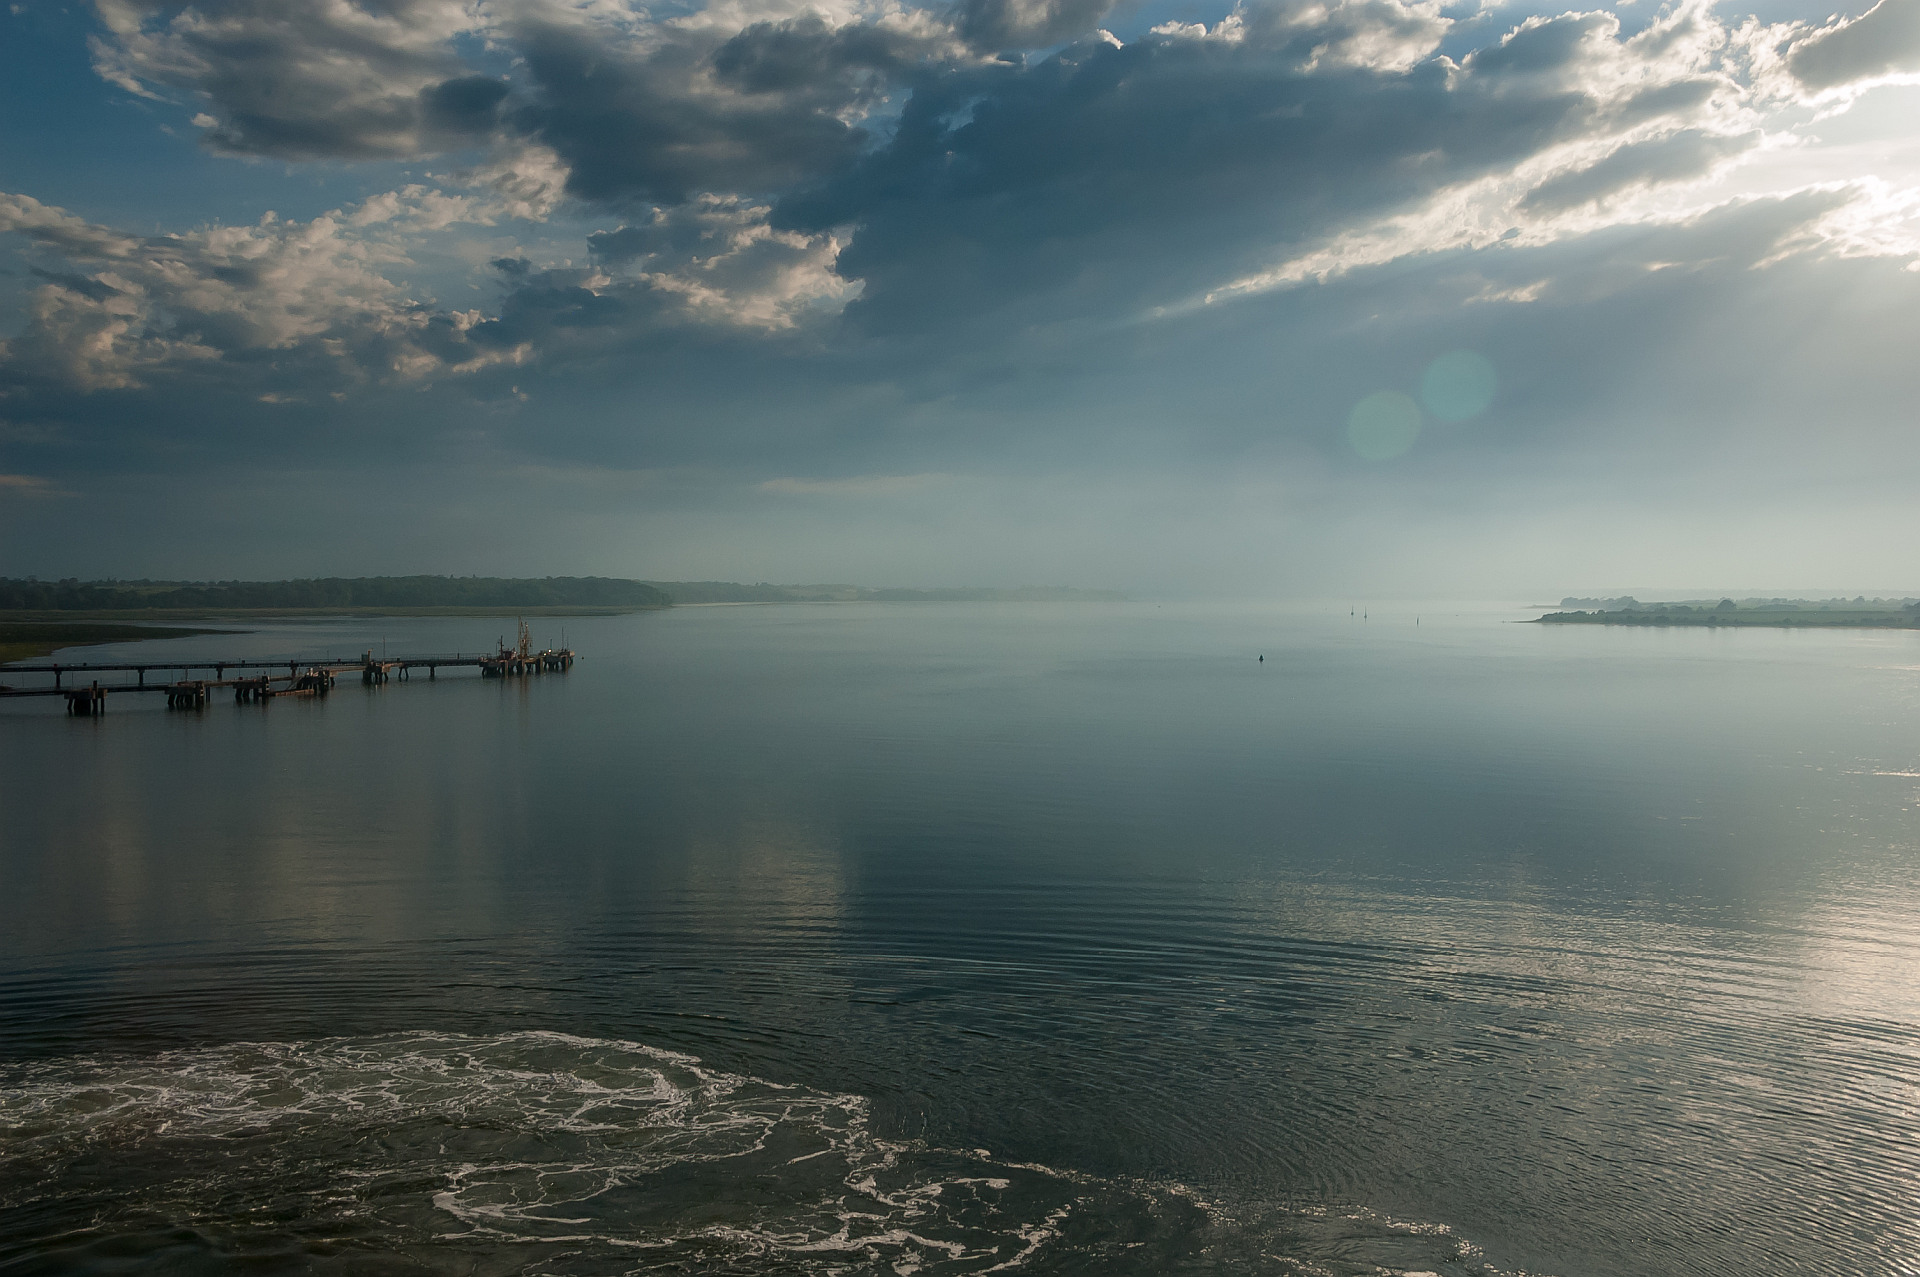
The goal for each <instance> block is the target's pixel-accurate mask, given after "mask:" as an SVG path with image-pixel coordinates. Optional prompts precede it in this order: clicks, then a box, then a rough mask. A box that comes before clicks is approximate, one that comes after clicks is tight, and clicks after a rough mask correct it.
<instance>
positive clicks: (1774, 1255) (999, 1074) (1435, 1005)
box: [0, 603, 1920, 1277]
mask: <svg viewBox="0 0 1920 1277" xmlns="http://www.w3.org/2000/svg"><path fill="white" fill-rule="evenodd" d="M1365 610H1366V612H1367V615H1366V616H1365V618H1364V619H1363V618H1362V617H1360V616H1358V615H1349V613H1348V609H1347V608H1346V607H1345V606H1344V605H1342V606H1337V607H1335V606H1326V607H1305V606H1302V607H1288V608H1282V607H1253V606H1241V605H1236V606H1215V605H1191V604H1190V605H1174V604H1166V605H1161V606H1156V605H1154V604H1151V603H1133V604H1077V605H1057V606H1056V605H1037V604H1035V605H989V604H980V605H973V604H926V605H921V604H844V605H808V604H794V605H778V606H765V607H699V608H676V609H673V610H671V611H667V612H656V613H644V614H636V615H629V616H621V617H605V618H569V619H566V620H564V621H561V620H557V619H556V620H551V621H549V620H539V621H536V622H534V625H535V629H536V639H537V640H539V641H540V642H541V643H543V644H544V643H547V642H556V641H558V640H559V638H560V629H561V627H562V626H564V627H565V630H566V639H567V641H568V642H569V643H570V644H571V645H572V646H574V647H575V648H577V649H579V651H580V652H581V653H582V659H581V660H580V662H579V663H578V664H577V665H576V666H575V667H574V669H573V670H572V671H570V672H568V673H566V674H549V675H541V676H538V677H534V678H528V679H524V680H505V681H498V682H496V681H493V680H481V679H479V678H477V677H475V676H473V675H472V674H471V673H470V672H461V673H453V672H449V673H448V674H446V675H444V676H442V677H440V678H437V679H435V680H433V681H426V680H424V679H420V678H417V679H415V680H413V681H411V682H406V683H401V682H394V683H389V684H386V685H385V686H382V687H377V688H366V687H363V686H361V685H360V684H359V683H358V682H357V681H354V680H343V681H342V682H341V684H340V686H339V687H338V688H337V689H336V690H335V691H334V693H333V694H332V695H330V696H328V697H326V698H324V699H313V700H294V699H291V698H286V699H280V700H276V701H273V702H271V703H269V704H267V705H264V706H254V705H248V706H242V705H235V704H232V703H230V702H228V701H226V700H224V699H218V698H216V699H215V700H214V702H213V703H212V704H211V705H210V706H209V707H208V708H207V709H205V710H203V711H198V712H181V711H168V710H166V709H165V708H164V705H165V701H164V698H163V697H160V696H158V695H153V694H148V695H146V696H144V697H140V696H133V695H122V696H114V697H111V698H110V700H109V708H108V712H107V713H106V714H105V715H104V716H102V717H100V718H86V719H69V718H66V717H64V716H63V715H62V714H61V713H60V712H59V706H58V702H55V701H51V700H49V701H15V702H7V703H4V704H0V908H3V909H4V910H5V913H4V919H5V922H4V925H3V926H0V1271H6V1272H9V1273H13V1272H19V1273H67V1272H89V1273H107V1272H115V1273H118V1272H136V1271H141V1272H144V1271H168V1272H191V1273H200V1272H205V1273H226V1272H242V1271H245V1272H248V1273H259V1272H298V1271H337V1272H342V1273H347V1272H351V1273H363V1272H375V1273H393V1274H412V1273H422V1274H425V1273H540V1274H572V1273H595V1274H597V1273H630V1272H682V1273H693V1272H719V1273H795V1272H797V1273H821V1274H826V1273H902V1274H904V1273H916V1272H917V1273H927V1274H933V1273H971V1272H987V1271H1008V1272H1014V1271H1018V1272H1028V1273H1119V1274H1125V1273H1142V1274H1149V1273H1169V1272H1195V1273H1199V1272H1207V1273H1276V1274H1307V1273H1316V1274H1361V1273H1367V1274H1372V1273H1380V1272H1391V1273H1434V1274H1442V1273H1444V1274H1466V1273H1486V1272H1488V1271H1490V1270H1491V1271H1497V1272H1528V1273H1557V1274H1563V1275H1565V1277H1584V1275H1588V1274H1594V1275H1598V1274H1609V1275H1611V1274H1647V1275H1654V1274H1662V1275H1664V1274H1696V1273H1697V1274H1709V1273H1711V1274H1742V1275H1745V1274H1753V1273H1760V1272H1795V1273H1833V1274H1873V1273H1887V1274H1894V1273H1906V1272H1913V1271H1915V1270H1916V1269H1920V1188H1916V1185H1917V1184H1920V851H1917V850H1916V841H1917V839H1920V807H1916V803H1917V802H1920V637H1917V636H1915V635H1913V634H1911V633H1905V632H1893V631H1886V632H1874V631H1852V632H1827V633H1818V632H1804V631H1801V632H1790V631H1761V630H1746V629H1743V630H1737V631H1714V630H1700V629H1677V630H1668V631H1658V630H1613V629H1603V628H1597V627H1578V628H1574V627H1568V628H1556V627H1549V626H1540V625H1527V624H1518V623H1515V622H1517V621H1519V620H1521V619H1522V618H1524V617H1526V616H1528V615H1530V614H1529V613H1527V612H1524V611H1518V610H1515V609H1512V608H1509V607H1496V606H1484V605H1479V606H1465V605H1438V604H1433V603H1424V604H1420V605H1417V606H1416V605H1407V606H1404V607H1396V606H1385V607H1383V606H1380V605H1372V606H1369V607H1368V608H1367V609H1365ZM1531 615H1537V613H1532V614H1531ZM1416 616H1417V618H1418V622H1417V624H1416ZM508 625H509V626H510V622H509V623H508ZM251 628H252V632H250V633H246V634H237V635H231V636H206V637H199V638H193V639H183V640H167V641H164V642H154V643H147V644H141V645H138V646H137V647H121V648H92V649H85V650H84V651H74V652H68V653H65V654H63V659H68V660H88V659H91V660H106V659H115V658H124V657H126V656H130V655H132V654H133V653H135V652H137V653H138V654H139V655H140V657H141V658H142V659H168V658H169V657H178V658H180V659H187V658H191V657H193V656H198V655H218V656H232V655H241V654H249V655H260V656H281V655H296V654H297V655H316V656H317V655H328V654H333V655H349V654H354V653H358V652H360V651H362V650H364V649H365V648H366V647H368V646H369V645H373V646H378V645H379V644H381V643H384V644H385V645H386V648H387V650H388V651H389V652H390V653H391V654H394V655H401V654H406V653H410V652H427V651H434V652H438V651H450V650H456V649H458V650H466V651H473V650H477V649H479V648H481V647H483V646H486V645H489V644H491V643H492V642H493V641H494V640H495V639H496V638H497V631H498V630H499V629H500V628H502V626H501V623H500V622H498V621H490V620H462V619H445V618H435V619H361V620H351V619H346V620H338V621H326V622H311V621H302V622H287V623H284V624H276V623H261V624H258V625H254V626H252V627H251ZM1261 656H1264V657H1265V659H1264V660H1259V659H1257V658H1258V657H1261ZM5 681H14V682H24V681H26V680H24V679H7V680H5Z"/></svg>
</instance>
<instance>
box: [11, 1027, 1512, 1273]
mask: <svg viewBox="0 0 1920 1277" xmlns="http://www.w3.org/2000/svg"><path fill="white" fill-rule="evenodd" d="M0 1211H7V1212H12V1214H13V1217H14V1218H37V1219H43V1220H46V1221H48V1222H47V1223H46V1224H45V1228H46V1230H47V1232H48V1235H49V1236H53V1235H65V1234H69V1233H71V1232H72V1231H73V1229H74V1226H75V1224H76V1221H84V1223H85V1227H86V1229H89V1230H92V1231H93V1232H95V1233H97V1234H98V1235H99V1236H101V1237H112V1236H113V1235H114V1233H115V1230H116V1229H122V1230H126V1231H129V1232H132V1231H137V1230H139V1229H141V1228H145V1229H148V1230H149V1231H151V1230H154V1229H156V1228H158V1227H160V1226H161V1225H163V1224H164V1225H181V1226H186V1227H190V1228H193V1229H197V1230H199V1232H200V1235H203V1236H204V1237H206V1238H208V1239H210V1241H209V1243H208V1244H210V1245H215V1246H216V1247H220V1248H224V1249H226V1250H228V1251H231V1252H233V1253H235V1254H244V1253H247V1252H249V1251H250V1250H258V1249H272V1248H273V1247H274V1246H281V1247H284V1245H285V1244H286V1237H287V1234H288V1232H289V1228H290V1225H289V1224H288V1222H287V1221H288V1220H290V1219H291V1220H295V1221H297V1223H298V1231H300V1235H301V1236H303V1237H307V1236H318V1237H321V1238H324V1239H327V1244H328V1245H350V1246H358V1247H362V1248H365V1249H371V1250H382V1249H390V1250H395V1251H407V1252H409V1253H419V1252H420V1250H421V1248H425V1250H426V1251H427V1252H429V1253H432V1254H435V1255H438V1256H440V1257H441V1258H442V1259H444V1260H445V1261H446V1266H447V1268H448V1269H449V1270H460V1269H462V1268H463V1267H464V1266H465V1265H466V1262H467V1261H466V1259H464V1258H462V1257H466V1256H470V1255H471V1254H472V1253H474V1252H481V1253H484V1254H486V1255H487V1256H489V1257H490V1258H491V1259H492V1260H493V1261H494V1262H495V1263H496V1264H497V1263H498V1262H499V1261H503V1260H504V1261H507V1262H509V1263H510V1264H512V1265H513V1266H515V1267H517V1269H518V1270H519V1271H524V1272H530V1273H552V1274H561V1273H598V1272H622V1273H625V1272H645V1271H652V1270H681V1271H685V1270H701V1269H710V1270H712V1269H724V1270H725V1271H729V1272H743V1271H750V1272H782V1273H802V1274H804V1273H819V1274H828V1273H864V1272H873V1273H893V1274H898V1275H899V1277H908V1275H909V1274H935V1273H972V1272H981V1273H985V1272H1006V1271H1014V1270H1023V1269H1025V1270H1037V1271H1045V1270H1047V1269H1049V1268H1051V1267H1054V1266H1058V1265H1065V1266H1068V1267H1075V1268H1080V1269H1084V1268H1085V1267H1086V1266H1087V1264H1088V1261H1090V1260H1095V1259H1101V1260H1104V1261H1108V1266H1109V1267H1110V1268H1111V1270H1112V1271H1121V1270H1122V1269H1128V1270H1133V1271H1149V1272H1151V1271H1174V1270H1176V1269H1178V1268H1183V1267H1188V1266H1189V1265H1190V1266H1191V1267H1192V1270H1193V1271H1250V1272H1251V1271H1260V1272H1301V1273H1304V1272H1314V1271H1326V1272H1336V1271H1337V1272H1346V1271H1350V1270H1349V1269H1347V1268H1337V1269H1335V1268H1324V1267H1320V1266H1316V1265H1315V1264H1314V1263H1313V1262H1312V1260H1311V1255H1310V1254H1301V1253H1295V1254H1292V1255H1289V1254H1287V1253H1284V1251H1282V1250H1276V1249H1270V1248H1269V1246H1270V1244H1272V1243H1275V1242H1276V1239H1283V1240H1284V1244H1285V1245H1288V1246H1291V1247H1293V1248H1295V1249H1296V1251H1297V1250H1298V1248H1300V1247H1305V1248H1306V1251H1308V1252H1311V1251H1312V1250H1314V1249H1316V1248H1319V1247H1320V1246H1321V1245H1322V1244H1323V1243H1324V1244H1325V1246H1326V1248H1327V1249H1329V1251H1330V1252H1339V1253H1346V1254H1349V1255H1350V1254H1351V1253H1352V1252H1354V1251H1355V1249H1356V1247H1357V1248H1358V1249H1360V1250H1365V1249H1367V1248H1368V1247H1371V1248H1372V1249H1373V1250H1374V1251H1375V1252H1377V1256H1378V1259H1379V1260H1380V1261H1381V1262H1378V1263H1369V1264H1368V1265H1367V1266H1366V1267H1364V1268H1363V1269H1352V1270H1351V1271H1367V1272H1373V1273H1382V1272H1389V1273H1390V1272H1409V1273H1423V1272H1432V1273H1435V1274H1439V1273H1443V1272H1444V1273H1449V1274H1451V1273H1466V1272H1469V1271H1472V1272H1476V1273H1482V1272H1485V1271H1487V1270H1486V1269H1485V1268H1484V1266H1483V1265H1482V1264H1481V1263H1480V1262H1478V1259H1477V1256H1476V1253H1475V1252H1474V1251H1473V1249H1472V1248H1471V1247H1470V1246H1468V1245H1466V1244H1465V1243H1463V1242H1460V1241H1459V1240H1458V1239H1456V1238H1454V1237H1453V1236H1452V1235H1451V1234H1450V1232H1448V1230H1446V1229H1444V1228H1437V1227H1435V1226H1431V1225H1411V1224H1402V1223H1398V1222H1396V1221H1391V1220H1386V1219H1383V1218H1380V1217H1375V1216H1368V1215H1366V1214H1365V1213H1364V1212H1360V1213H1354V1212H1322V1211H1311V1210H1310V1211H1304V1212H1303V1211H1298V1210H1292V1211H1280V1210H1278V1209H1277V1208H1262V1209H1255V1210H1252V1211H1248V1210H1245V1209H1242V1210H1238V1211H1236V1210H1231V1209H1228V1208H1225V1207H1222V1206H1220V1205H1219V1204H1218V1203H1217V1202H1211V1201H1207V1200H1203V1199H1202V1198H1201V1196H1200V1195H1199V1194H1197V1193H1195V1192H1193V1191H1191V1190H1188V1189H1185V1188H1183V1187H1181V1186H1178V1185H1148V1184H1141V1183H1133V1182H1127V1181H1120V1180H1112V1179H1103V1178H1100V1177H1097V1176H1090V1175H1085V1174H1080V1173H1076V1172H1071V1171H1065V1170H1058V1169H1054V1168H1051V1167H1047V1166H1041V1165H1036V1164H1033V1163H1024V1162H1014V1161H1011V1160H998V1159H994V1158H993V1157H992V1156H991V1155H990V1154H987V1153H986V1152H984V1151H981V1150H975V1151H971V1152H969V1151H957V1150H946V1149H939V1148H934V1147H929V1146H926V1145H923V1144H919V1143H915V1142H911V1141H895V1140H887V1139H882V1138H879V1137H878V1136H876V1135H875V1134H874V1132H873V1129H872V1123H871V1120H870V1111H869V1105H868V1102H867V1101H866V1099H864V1098H863V1097H861V1096H857V1095H843V1094H833V1093H829V1092H823V1091H816V1090H811V1089H808V1088H805V1087H799V1086H793V1085H788V1084H783V1083H777V1082H771V1081H767V1080H764V1079H760V1078H754V1077H746V1076H741V1075H736V1074H730V1073H725V1072H721V1071H717V1070H713V1069H709V1068H707V1067H705V1066H703V1065H702V1064H701V1063H700V1062H699V1061H698V1060H697V1059H695V1058H694V1057H692V1056H688V1055H684V1054H681V1053H679V1052H675V1051H667V1050H662V1049H660V1048H657V1047H650V1046H645V1045H642V1044H639V1043H633V1042H620V1041H607V1040H599V1039H589V1038H580V1037H572V1036H568V1035H565V1034H558V1033H545V1032H526V1033H514V1034H505V1035H499V1036H491V1037H477V1036H462V1035H453V1034H433V1033H416V1034H400V1035H389V1036H382V1037H370V1038H335V1039H321V1040H316V1041H309V1042H268V1043H240V1044H234V1045H227V1046H219V1047H208V1048H201V1049H194V1050H183V1051H171V1052H165V1053H162V1054H159V1055H153V1056H147V1057H141V1058H134V1059H124V1058H123V1059H110V1058H80V1059H72V1058H69V1059H63V1060H53V1061H43V1062H38V1063H30V1064H24V1065H16V1066H12V1067H11V1068H7V1069H5V1070H0ZM1316 1238H1318V1240H1317V1241H1316ZM1356 1239H1357V1240H1356ZM33 1245H34V1243H33V1240H32V1239H31V1238H30V1237H29V1238H25V1239H18V1240H17V1241H16V1249H15V1250H13V1251H12V1253H15V1254H18V1253H21V1250H22V1248H23V1249H24V1251H26V1252H28V1253H30V1252H31V1251H32V1250H33ZM1406 1247H1412V1248H1413V1250H1415V1251H1417V1252H1418V1253H1417V1254H1414V1253H1409V1254H1406V1255H1404V1256H1402V1255H1401V1254H1400V1253H1399V1250H1400V1249H1404V1248H1406ZM6 1257H7V1252H5V1251H0V1262H4V1260H5V1259H6ZM1394 1260H1404V1261H1406V1266H1404V1267H1403V1266H1401V1265H1400V1264H1397V1263H1395V1262H1393V1261H1394ZM429 1266H430V1267H431V1266H432V1265H429Z"/></svg>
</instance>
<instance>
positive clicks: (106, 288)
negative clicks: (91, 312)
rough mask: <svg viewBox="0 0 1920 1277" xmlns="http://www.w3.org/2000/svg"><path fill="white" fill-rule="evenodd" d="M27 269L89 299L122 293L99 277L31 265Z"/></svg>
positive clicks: (104, 297)
mask: <svg viewBox="0 0 1920 1277" xmlns="http://www.w3.org/2000/svg"><path fill="white" fill-rule="evenodd" d="M27 270H28V273H30V274H32V275H33V276H34V277H36V278H38V279H44V280H46V281H47V282H48V283H50V284H55V285H58V286H59V287H61V288H64V289H66V290H67V291H68V292H70V293H78V294H79V295H80V296H82V297H84V298H86V299H87V300H88V301H92V302H103V301H106V300H107V299H108V298H109V297H118V296H119V295H120V290H119V289H117V288H115V287H113V286H112V285H111V284H103V283H101V282H100V281H99V280H97V279H88V278H87V277H86V276H85V275H77V274H75V273H73V272H72V271H58V270H42V269H40V268H39V267H38V266H29V267H28V268H27Z"/></svg>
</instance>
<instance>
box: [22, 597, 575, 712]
mask: <svg viewBox="0 0 1920 1277" xmlns="http://www.w3.org/2000/svg"><path fill="white" fill-rule="evenodd" d="M563 641H564V640H563ZM575 656H576V654H575V653H574V651H573V649H572V648H570V647H557V648H554V647H549V648H542V649H540V650H538V651H536V650H534V646H533V636H532V635H531V633H529V632H528V630H527V623H526V622H525V621H522V622H520V626H519V633H518V635H517V641H516V642H515V643H514V644H513V645H512V646H508V644H507V641H506V639H505V638H502V639H501V640H500V643H499V647H498V649H497V650H496V651H493V652H484V653H479V654H468V653H463V652H455V653H453V654H452V655H450V656H449V655H444V654H441V655H433V656H397V657H391V658H389V657H387V656H384V655H381V656H376V655H374V652H373V649H372V648H368V649H367V650H366V651H365V652H363V653H361V654H360V656H358V657H357V658H353V659H350V660H313V659H311V658H307V659H301V658H294V659H291V660H243V659H235V660H202V661H140V662H126V663H105V664H100V663H86V664H67V663H64V662H51V663H46V664H37V665H33V664H20V665H5V666H0V674H7V675H12V674H40V675H47V674H51V675H52V676H53V682H52V684H51V685H50V686H45V687H21V688H15V687H9V688H0V698H10V697H16V696H64V697H65V698H66V700H67V713H68V714H71V715H77V716H80V717H88V718H90V717H95V716H97V715H100V714H104V713H105V712H106V708H107V696H108V694H109V693H112V694H114V695H120V694H124V693H129V692H165V693H166V696H167V708H168V709H187V710H194V709H204V708H206V706H207V704H208V702H209V701H210V700H211V699H212V697H213V695H214V693H216V692H219V691H226V690H231V691H232V692H233V700H234V703H235V704H236V705H264V704H266V703H267V702H268V701H270V700H272V699H274V698H275V697H279V696H325V695H326V694H327V693H328V692H330V691H332V690H333V688H334V685H335V683H336V682H337V681H338V680H339V679H340V678H342V677H351V676H352V675H353V674H355V673H358V674H359V675H360V681H361V682H362V683H363V684H365V685H367V686H369V687H373V686H377V685H379V684H383V683H386V682H389V681H391V680H393V679H396V678H397V679H399V680H401V681H405V680H407V679H410V678H412V677H413V673H414V671H415V670H420V669H424V670H426V672H427V677H428V678H437V677H438V676H439V673H440V671H441V670H443V669H478V670H479V671H480V676H481V677H482V678H523V677H526V676H528V675H532V674H560V673H565V672H566V671H567V670H570V669H572V668H573V662H574V660H575ZM230 670H231V671H242V670H272V671H279V670H285V671H286V672H285V673H284V674H282V673H278V672H274V673H260V674H252V673H239V674H235V675H234V676H233V677H228V671H230ZM195 671H211V672H212V674H213V677H212V678H204V677H203V678H194V677H192V675H193V674H194V672H195ZM107 673H120V674H132V675H134V676H135V677H134V681H132V682H128V681H126V680H125V679H124V678H123V679H121V680H119V681H117V682H111V683H102V682H101V681H100V680H99V678H98V677H96V676H97V675H100V674H107ZM149 674H156V675H158V674H178V675H179V677H178V678H176V679H172V680H169V681H164V682H162V681H158V680H157V679H156V680H155V681H149V679H148V675H149ZM79 679H87V680H88V681H87V682H86V683H85V684H84V685H82V684H79V683H78V682H77V680H79Z"/></svg>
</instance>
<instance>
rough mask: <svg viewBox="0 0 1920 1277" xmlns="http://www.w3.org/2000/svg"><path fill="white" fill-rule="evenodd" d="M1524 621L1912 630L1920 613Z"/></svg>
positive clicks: (1590, 616)
mask: <svg viewBox="0 0 1920 1277" xmlns="http://www.w3.org/2000/svg"><path fill="white" fill-rule="evenodd" d="M1525 624H1528V625H1621V626H1636V627H1640V628H1655V629H1675V628H1686V629H1722V630H1724V629H1773V630H1802V629H1805V630H1913V629H1920V615H1915V614H1913V613H1911V612H1832V611H1815V610H1811V609H1809V610H1804V611H1791V612H1785V611H1759V610H1753V611H1739V610H1734V611H1726V612H1721V611H1713V610H1709V611H1701V612H1549V613H1548V614H1547V615H1545V616H1542V617H1539V618H1538V619H1536V620H1533V621H1528V622H1525Z"/></svg>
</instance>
